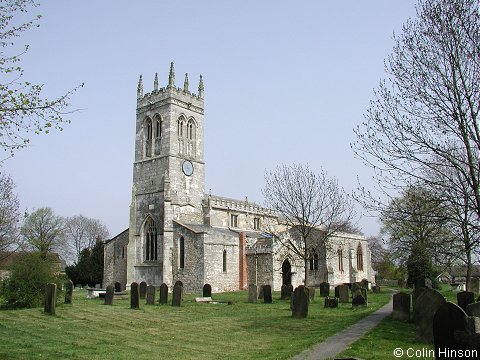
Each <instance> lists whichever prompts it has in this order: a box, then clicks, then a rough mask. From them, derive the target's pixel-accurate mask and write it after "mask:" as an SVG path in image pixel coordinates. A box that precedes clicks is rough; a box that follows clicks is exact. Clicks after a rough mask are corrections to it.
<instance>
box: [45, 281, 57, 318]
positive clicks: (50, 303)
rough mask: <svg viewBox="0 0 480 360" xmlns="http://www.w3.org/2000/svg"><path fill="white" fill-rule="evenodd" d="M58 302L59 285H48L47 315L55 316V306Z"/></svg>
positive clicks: (46, 295) (46, 291)
mask: <svg viewBox="0 0 480 360" xmlns="http://www.w3.org/2000/svg"><path fill="white" fill-rule="evenodd" d="M56 301H57V284H53V283H51V284H47V285H46V286H45V307H44V311H45V312H46V313H47V314H51V315H55V305H56Z"/></svg>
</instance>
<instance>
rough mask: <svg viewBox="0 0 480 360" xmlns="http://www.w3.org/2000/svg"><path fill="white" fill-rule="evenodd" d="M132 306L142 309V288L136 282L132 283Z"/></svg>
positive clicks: (132, 307)
mask: <svg viewBox="0 0 480 360" xmlns="http://www.w3.org/2000/svg"><path fill="white" fill-rule="evenodd" d="M130 308H131V309H140V289H139V288H138V283H136V282H133V283H131V285H130Z"/></svg>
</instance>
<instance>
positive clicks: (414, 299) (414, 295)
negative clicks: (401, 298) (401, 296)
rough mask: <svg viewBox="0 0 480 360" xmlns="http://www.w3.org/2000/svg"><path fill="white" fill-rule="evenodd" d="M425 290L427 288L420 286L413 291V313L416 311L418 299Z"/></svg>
mask: <svg viewBox="0 0 480 360" xmlns="http://www.w3.org/2000/svg"><path fill="white" fill-rule="evenodd" d="M424 291H425V288H419V289H414V290H413V292H412V309H413V313H415V306H416V304H417V299H418V298H419V297H420V295H422V294H423V292H424Z"/></svg>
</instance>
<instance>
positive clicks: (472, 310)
mask: <svg viewBox="0 0 480 360" xmlns="http://www.w3.org/2000/svg"><path fill="white" fill-rule="evenodd" d="M465 312H466V313H467V315H468V316H476V317H479V318H480V302H475V303H473V304H469V305H467V311H465Z"/></svg>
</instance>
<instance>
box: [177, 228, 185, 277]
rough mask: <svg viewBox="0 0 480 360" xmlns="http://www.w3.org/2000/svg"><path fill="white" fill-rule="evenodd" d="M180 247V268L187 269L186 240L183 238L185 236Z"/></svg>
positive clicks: (180, 242) (181, 239)
mask: <svg viewBox="0 0 480 360" xmlns="http://www.w3.org/2000/svg"><path fill="white" fill-rule="evenodd" d="M178 247H179V259H178V260H179V261H178V263H179V265H180V266H179V268H180V269H184V268H185V239H184V238H183V236H182V237H181V238H180V241H179V244H178Z"/></svg>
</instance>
